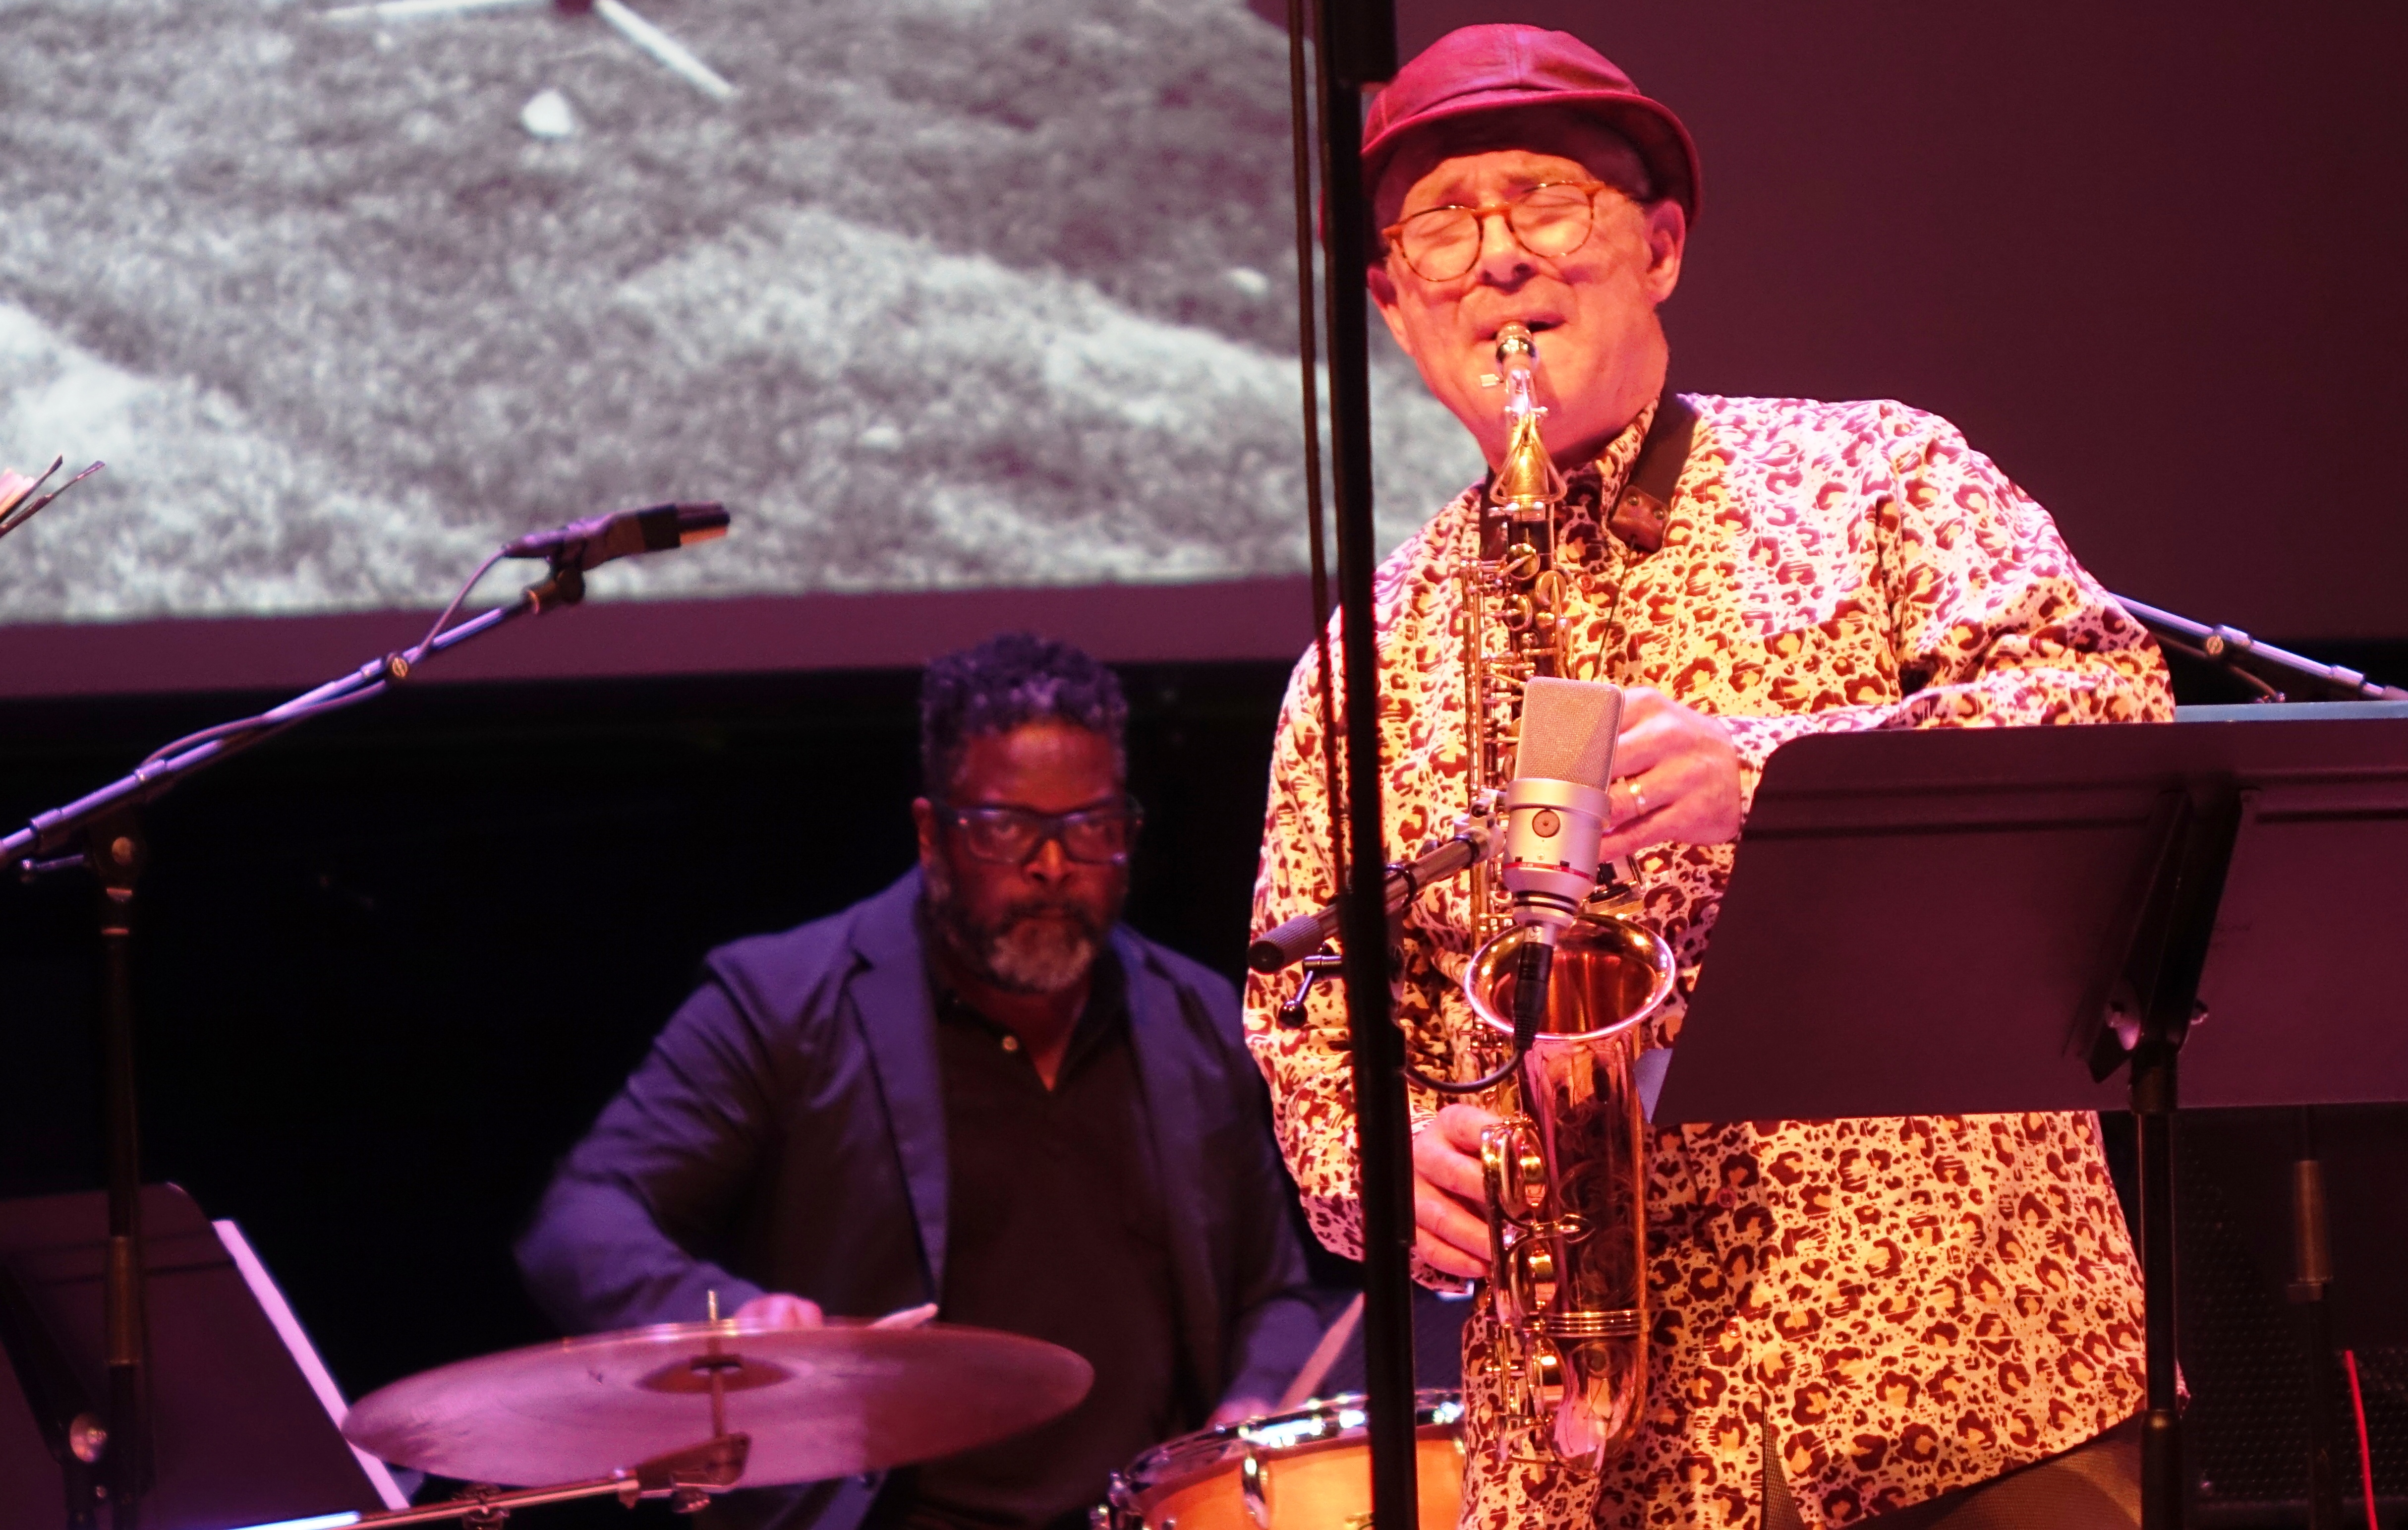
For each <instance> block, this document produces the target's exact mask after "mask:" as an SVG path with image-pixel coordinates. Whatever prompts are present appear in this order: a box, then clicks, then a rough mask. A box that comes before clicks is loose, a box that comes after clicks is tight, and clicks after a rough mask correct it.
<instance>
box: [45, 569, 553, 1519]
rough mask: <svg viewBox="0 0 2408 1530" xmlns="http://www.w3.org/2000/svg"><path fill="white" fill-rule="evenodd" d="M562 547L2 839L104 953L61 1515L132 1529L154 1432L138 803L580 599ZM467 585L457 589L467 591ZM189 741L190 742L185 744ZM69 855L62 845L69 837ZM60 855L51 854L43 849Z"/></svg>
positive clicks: (145, 853) (143, 857)
mask: <svg viewBox="0 0 2408 1530" xmlns="http://www.w3.org/2000/svg"><path fill="white" fill-rule="evenodd" d="M565 558H566V555H564V556H563V557H562V558H556V559H555V561H554V562H553V564H552V570H551V572H550V573H549V574H548V575H546V576H545V578H543V579H542V580H541V581H539V582H538V583H537V584H535V585H529V586H528V587H527V588H526V589H524V590H523V591H521V592H520V595H519V598H518V599H516V600H514V601H512V602H510V603H509V605H505V606H497V607H495V609H493V610H491V611H488V612H486V613H483V614H482V615H480V616H476V617H472V618H470V619H469V620H467V621H465V622H462V623H461V624H460V625H459V626H457V627H454V628H450V629H449V630H447V631H442V632H438V633H437V634H436V635H435V636H434V637H433V638H432V639H431V640H430V641H428V642H423V643H422V644H420V645H419V646H418V647H415V648H411V649H406V650H403V651H401V652H397V653H391V654H387V655H385V656H384V657H381V658H378V659H372V660H370V661H369V662H368V663H366V664H364V665H362V666H360V667H359V668H358V669H356V670H353V671H351V672H350V673H349V674H345V675H342V676H340V677H338V678H337V679H334V680H330V681H328V682H327V683H326V684H324V685H322V686H319V687H318V688H317V689H315V690H311V691H307V692H304V693H303V694H301V695H299V696H296V697H294V699H293V700H289V701H286V702H285V703H283V704H282V705H281V706H279V707H275V708H273V709H271V710H269V711H267V712H264V713H261V714H258V715H257V716H254V717H247V718H243V719H241V720H239V721H237V722H234V723H228V724H224V725H222V726H221V727H218V728H213V729H204V730H203V731H201V732H200V733H196V734H193V735H191V736H190V737H189V738H188V739H187V740H184V741H179V743H176V744H170V745H168V747H167V749H166V750H165V751H163V752H162V753H161V754H160V755H159V756H156V757H153V758H150V759H148V760H145V761H144V762H143V763H142V764H140V765H138V766H136V768H135V769H134V770H133V771H132V772H129V773H127V774H125V775H122V776H120V777H119V778H118V779H117V780H115V781H112V782H110V783H109V784H108V786H105V787H101V788H100V789H99V790H98V791H94V792H91V793H88V794H87V795H85V796H83V797H79V798H78V799H76V800H75V801H72V802H68V803H66V804H65V805H64V806H62V807H57V808H53V809H51V810H50V812H48V813H40V814H36V815H35V816H34V818H33V821H32V822H30V823H28V824H27V825H26V826H25V827H24V828H22V829H21V830H17V831H16V832H15V833H13V834H11V835H9V836H8V837H7V839H5V840H0V872H5V871H6V870H7V869H8V868H9V867H11V866H17V867H21V868H22V875H23V876H24V878H25V879H26V880H28V881H31V880H32V879H33V878H35V877H36V876H39V875H42V874H43V873H49V872H60V871H66V870H69V869H71V868H73V867H77V866H81V867H84V868H87V869H88V870H90V871H91V872H92V873H93V878H94V879H95V880H96V881H97V882H98V883H99V885H100V900H99V912H100V939H101V953H102V989H101V1055H102V1070H103V1077H104V1092H103V1106H102V1110H103V1131H104V1146H105V1161H106V1163H107V1168H108V1258H107V1261H106V1263H105V1264H104V1266H103V1270H102V1295H101V1303H102V1333H103V1335H104V1338H105V1345H106V1350H107V1356H108V1401H107V1403H106V1405H105V1406H106V1407H107V1409H108V1413H107V1416H106V1417H105V1418H104V1419H102V1420H101V1421H100V1424H101V1427H100V1428H97V1429H93V1428H90V1427H85V1428H82V1429H80V1430H79V1431H78V1432H77V1433H76V1444H75V1448H74V1454H75V1456H76V1458H77V1461H78V1463H79V1465H82V1466H88V1465H92V1464H94V1462H95V1459H96V1461H97V1465H100V1467H101V1468H102V1469H101V1470H100V1471H99V1472H97V1473H94V1472H91V1471H84V1470H79V1467H78V1466H70V1465H68V1464H67V1463H66V1462H65V1461H62V1462H61V1467H62V1469H63V1470H64V1471H65V1473H66V1476H67V1481H68V1485H69V1488H70V1498H71V1500H72V1499H74V1498H76V1497H77V1496H79V1495H80V1496H81V1498H82V1501H81V1502H80V1503H76V1502H71V1503H70V1505H69V1510H68V1517H69V1520H70V1523H92V1519H91V1516H92V1515H93V1513H94V1512H95V1511H96V1510H97V1509H98V1508H99V1507H100V1504H101V1503H102V1502H103V1501H106V1503H107V1504H108V1509H109V1525H110V1530H136V1525H137V1524H138V1523H139V1520H140V1515H141V1508H140V1505H141V1500H142V1495H143V1494H145V1493H146V1492H148V1491H149V1489H150V1478H151V1451H150V1446H151V1441H150V1427H149V1425H150V1420H149V1412H150V1352H149V1351H150V1335H149V1324H148V1321H147V1315H148V1303H147V1300H146V1293H145V1291H144V1287H143V1274H144V1263H143V1249H142V1215H141V1213H142V1205H141V1194H142V1137H141V1130H140V1113H139V1110H138V1102H137V1099H136V1075H135V1067H134V908H135V891H136V887H137V886H138V884H139V882H140V880H141V875H142V872H143V870H144V868H145V867H146V866H147V865H148V863H149V860H150V852H149V847H148V845H147V844H145V842H144V839H143V836H142V830H141V826H140V824H139V823H138V822H137V818H136V809H137V808H139V807H140V806H141V805H142V804H143V803H145V802H149V801H155V800H157V799H158V798H160V797H162V796H165V794H166V793H167V792H169V791H171V790H173V789H174V788H175V787H176V786H177V785H178V783H179V782H181V781H182V780H183V779H184V778H185V777H186V776H189V775H191V774H192V773H193V772H195V771H198V770H200V769H202V768H203V767H205V766H208V765H213V764H215V763H217V762H218V761H219V760H222V759H226V758H231V757H232V756H235V755H238V754H240V753H242V752H243V751H244V750H247V749H250V748H251V747H253V746H254V745H256V744H260V743H265V742H266V741H267V740H269V739H271V738H274V737H275V736H276V735H277V734H279V733H281V732H283V731H284V730H285V729H289V728H293V727H295V726H297V725H299V724H301V723H303V722H306V721H308V719H309V718H311V717H314V716H317V715H320V714H323V713H326V712H330V711H333V710H335V709H337V708H339V707H345V706H350V705H352V704H354V703H356V702H360V701H365V700H368V699H370V698H371V697H375V696H378V695H380V694H382V693H383V692H384V691H385V690H386V689H388V688H389V687H391V686H394V685H396V684H398V683H400V682H401V681H404V680H407V679H409V677H410V676H411V675H412V674H414V673H416V672H417V670H418V667H419V666H421V665H423V663H424V662H425V661H426V660H427V659H429V658H431V657H434V656H435V655H437V654H440V653H444V652H447V651H448V650H450V649H452V648H456V647H458V646H459V645H460V644H462V643H464V642H468V641H469V640H470V639H472V638H477V637H480V636H482V635H483V634H485V633H487V632H490V631H492V630H493V629H494V628H497V627H500V626H502V625H504V624H505V623H508V622H511V621H515V620H517V619H518V618H520V617H522V616H533V615H538V614H540V613H544V612H547V611H552V610H557V609H559V608H560V607H563V606H571V605H575V604H576V603H577V602H578V601H579V600H581V599H584V596H585V575H584V572H583V570H581V568H580V567H579V566H578V565H577V564H576V563H574V562H569V561H566V560H565ZM463 593H464V594H465V593H466V592H465V591H464V592H463ZM187 745H188V746H187ZM76 844H79V845H80V848H79V850H77V851H76V853H73V854H69V855H65V856H58V855H57V854H56V853H57V852H58V851H61V850H63V849H66V848H68V847H69V846H70V845H76ZM45 857H55V859H42V858H45ZM79 1483H80V1490H79Z"/></svg>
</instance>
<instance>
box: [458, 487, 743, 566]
mask: <svg viewBox="0 0 2408 1530" xmlns="http://www.w3.org/2000/svg"><path fill="white" fill-rule="evenodd" d="M725 535H727V512H726V510H725V509H724V507H723V506H721V505H720V503H719V502H718V501H717V500H715V499H704V500H698V501H695V502H693V503H690V504H666V505H647V506H645V507H644V508H643V509H642V510H619V511H613V512H610V513H609V514H608V515H588V516H587V517H585V519H583V520H581V521H571V522H569V523H568V524H567V525H566V526H560V527H552V529H551V530H549V531H530V532H528V533H527V534H526V535H525V536H523V537H521V538H519V539H518V541H514V542H511V543H510V544H509V546H507V547H504V548H503V549H502V556H504V557H540V558H549V559H551V560H552V567H554V568H573V569H578V570H586V569H598V568H600V567H601V566H602V565H603V564H605V563H608V562H609V561H610V560H611V559H613V558H622V557H627V556H632V555H634V554H637V553H666V552H667V551H668V550H669V549H670V548H672V547H685V546H690V545H692V544H693V543H695V542H697V541H710V539H711V538H713V537H724V536H725Z"/></svg>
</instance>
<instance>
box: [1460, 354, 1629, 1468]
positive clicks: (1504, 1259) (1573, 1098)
mask: <svg viewBox="0 0 2408 1530" xmlns="http://www.w3.org/2000/svg"><path fill="white" fill-rule="evenodd" d="M1497 362H1498V374H1499V381H1501V382H1502V383H1504V385H1505V388H1506V401H1505V417H1506V421H1507V424H1508V426H1509V429H1510V436H1509V439H1508V442H1507V446H1506V452H1505V460H1504V464H1503V466H1502V467H1500V468H1499V469H1498V472H1497V475H1496V480H1495V483H1494V484H1492V486H1491V487H1490V490H1489V493H1488V496H1487V499H1486V501H1485V503H1484V504H1483V505H1482V506H1481V507H1480V524H1479V537H1478V545H1477V548H1476V550H1475V552H1474V554H1473V556H1470V557H1469V558H1466V559H1465V560H1463V561H1462V562H1461V563H1460V564H1459V565H1458V567H1457V568H1456V570H1455V579H1456V581H1457V586H1458V589H1459V591H1460V595H1461V606H1462V613H1463V614H1462V628H1461V631H1462V636H1463V640H1464V643H1465V651H1466V662H1465V665H1464V672H1465V677H1466V678H1465V693H1464V713H1465V715H1466V718H1467V719H1468V727H1469V734H1470V737H1469V750H1470V778H1471V779H1470V787H1471V792H1472V814H1473V816H1486V815H1489V814H1493V813H1494V812H1495V811H1496V803H1497V801H1498V794H1499V791H1500V789H1501V788H1502V787H1503V785H1504V784H1505V783H1507V782H1509V781H1511V780H1512V774H1513V765H1514V755H1515V752H1516V750H1517V748H1518V746H1519V743H1520V725H1521V712H1522V699H1523V692H1524V688H1525V686H1527V684H1528V682H1529V681H1530V680H1531V679H1533V678H1536V677H1541V676H1562V675H1563V674H1564V671H1565V668H1566V658H1567V654H1566V648H1565V632H1564V628H1563V624H1562V617H1563V613H1564V594H1565V589H1566V584H1567V581H1566V578H1565V575H1564V572H1563V570H1560V569H1559V568H1558V567H1557V566H1556V560H1555V529H1556V527H1555V514H1556V510H1557V507H1558V506H1560V505H1561V503H1562V501H1563V498H1564V493H1565V486H1564V482H1563V479H1562V476H1561V475H1560V474H1558V473H1557V472H1556V470H1555V463H1554V460H1553V459H1552V458H1551V457H1550V456H1549V455H1548V454H1547V450H1546V447H1545V444H1544V443H1543V442H1542V441H1541V439H1540V434H1539V422H1540V421H1541V419H1542V418H1543V417H1544V416H1545V413H1546V411H1545V410H1544V409H1543V408H1541V406H1540V404H1539V402H1538V399H1537V391H1536V379H1535V371H1536V368H1537V364H1538V348H1537V343H1536V341H1535V339H1534V338H1533V337H1532V335H1531V333H1530V331H1529V330H1528V329H1527V328H1526V327H1524V326H1523V325H1506V326H1505V327H1504V328H1503V329H1501V330H1499V331H1498V335H1497ZM1492 628H1501V638H1494V637H1492V636H1491V629H1492ZM1492 647H1493V648H1496V649H1498V650H1499V651H1498V652H1495V653H1492V652H1490V650H1491V648H1492ZM1471 901H1472V933H1473V935H1474V938H1476V939H1478V940H1479V941H1480V942H1481V943H1482V944H1481V945H1480V946H1479V949H1478V950H1477V952H1476V953H1475V954H1474V955H1473V957H1472V959H1471V963H1470V965H1469V967H1468V968H1467V969H1466V971H1465V973H1464V977H1463V991H1464V996H1465V997H1466V998H1467V999H1468V1000H1469V1001H1470V1004H1471V1009H1472V1013H1473V1015H1474V1016H1475V1017H1476V1018H1477V1027H1478V1030H1477V1032H1476V1033H1475V1034H1474V1036H1473V1037H1471V1038H1470V1040H1471V1043H1472V1044H1471V1045H1470V1046H1469V1047H1466V1048H1464V1051H1465V1053H1466V1059H1465V1065H1466V1066H1469V1067H1473V1068H1475V1069H1476V1070H1477V1073H1478V1074H1479V1075H1490V1074H1491V1073H1492V1072H1493V1071H1494V1069H1495V1065H1496V1064H1497V1063H1498V1061H1499V1060H1500V1059H1504V1058H1506V1057H1509V1056H1510V1046H1511V1041H1512V1035H1513V989H1514V984H1515V961H1514V960H1513V959H1514V953H1515V951H1516V949H1517V948H1518V947H1519V946H1520V945H1522V944H1523V943H1524V942H1525V941H1527V940H1530V939H1535V938H1538V936H1537V934H1536V932H1535V931H1534V929H1533V927H1531V926H1527V925H1522V924H1516V923H1514V922H1513V921H1512V917H1511V903H1510V900H1509V899H1508V898H1507V896H1506V893H1505V889H1504V888H1503V886H1502V885H1501V881H1500V878H1499V877H1498V874H1497V873H1495V872H1494V871H1493V870H1492V868H1491V867H1490V866H1489V865H1488V864H1487V863H1485V862H1484V863H1483V864H1481V865H1479V866H1477V867H1475V868H1474V869H1473V872H1472V880H1471ZM1672 977H1673V966H1672V953H1671V949H1670V946H1668V945H1666V944H1665V942H1664V939H1663V937H1662V936H1660V935H1658V934H1656V932H1654V931H1650V930H1647V929H1644V928H1642V927H1641V926H1640V925H1638V924H1636V923H1634V922H1632V921H1631V920H1629V919H1627V918H1625V917H1618V916H1617V915H1615V914H1613V913H1612V912H1611V911H1610V909H1609V908H1607V907H1600V906H1599V905H1598V903H1597V902H1594V901H1592V902H1589V903H1587V904H1584V905H1583V907H1582V909H1581V912H1580V916H1579V917H1578V918H1577V919H1575V920H1574V921H1573V922H1572V924H1571V927H1570V929H1568V930H1565V931H1562V932H1561V933H1560V934H1559V935H1557V937H1556V945H1555V958H1554V962H1553V978H1552V981H1551V982H1550V984H1549V987H1548V993H1547V1004H1546V1009H1545V1012H1544V1018H1543V1019H1542V1021H1541V1025H1540V1030H1539V1034H1538V1036H1537V1038H1536V1040H1535V1041H1534V1042H1533V1044H1532V1045H1531V1046H1530V1047H1529V1049H1528V1050H1527V1052H1525V1053H1524V1054H1523V1055H1522V1058H1521V1060H1520V1061H1519V1064H1518V1066H1515V1067H1513V1069H1512V1072H1511V1074H1510V1075H1508V1076H1507V1077H1506V1079H1505V1080H1504V1081H1503V1082H1502V1083H1501V1084H1500V1085H1499V1086H1498V1088H1497V1089H1496V1090H1493V1091H1491V1092H1490V1093H1489V1094H1488V1095H1487V1096H1486V1098H1487V1101H1488V1103H1489V1104H1490V1105H1491V1107H1492V1108H1494V1109H1495V1110H1496V1112H1497V1114H1498V1115H1499V1116H1500V1117H1502V1118H1503V1119H1501V1120H1500V1121H1499V1122H1498V1124H1497V1125H1495V1126H1492V1127H1490V1128H1489V1129H1488V1130H1487V1131H1486V1132H1485V1133H1483V1135H1482V1139H1481V1162H1482V1168H1483V1171H1484V1178H1485V1181H1486V1189H1487V1195H1486V1201H1487V1217H1488V1241H1489V1260H1490V1263H1489V1280H1488V1292H1487V1296H1488V1300H1489V1302H1490V1303H1491V1306H1492V1308H1493V1310H1494V1312H1495V1314H1496V1317H1497V1321H1498V1330H1499V1334H1498V1343H1497V1347H1496V1350H1495V1352H1494V1354H1493V1356H1492V1358H1491V1361H1490V1365H1489V1369H1490V1373H1491V1377H1492V1379H1493V1380H1494V1381H1495V1383H1496V1384H1497V1386H1498V1392H1499V1394H1500V1397H1501V1400H1502V1405H1503V1406H1502V1413H1501V1417H1500V1418H1499V1419H1498V1429H1497V1440H1498V1451H1499V1452H1500V1454H1501V1455H1503V1456H1505V1457H1506V1458H1508V1459H1519V1460H1526V1461H1541V1462H1543V1461H1549V1460H1552V1461H1556V1462H1560V1463H1562V1464H1563V1465H1567V1466H1569V1467H1570V1468H1572V1469H1573V1470H1575V1471H1580V1472H1594V1471H1597V1470H1598V1469H1600V1468H1601V1467H1603V1466H1604V1465H1606V1464H1607V1463H1608V1462H1610V1461H1612V1460H1613V1458H1614V1457H1615V1456H1617V1455H1618V1454H1619V1453H1620V1452H1621V1451H1622V1450H1623V1449H1624V1448H1625V1447H1626V1446H1627V1443H1628V1441H1629V1438H1630V1436H1631V1433H1632V1431H1633V1429H1634V1428H1635V1427H1636V1426H1637V1424H1638V1421H1639V1418H1640V1414H1641V1408H1642V1407H1643V1406H1644V1404H1645V1400H1646V1393H1647V1304H1646V1284H1647V1272H1646V1258H1645V1255H1646V1159H1645V1148H1644V1138H1643V1135H1642V1132H1643V1128H1644V1121H1643V1119H1642V1113H1641V1103H1640V1095H1639V1090H1638V1085H1637V1080H1636V1078H1635V1076H1634V1071H1633V1070H1634V1064H1635V1063H1636V1061H1637V1058H1638V1041H1639V1031H1640V1027H1641V1023H1642V1022H1643V1021H1644V1020H1645V1019H1646V1018H1648V1017H1649V1016H1650V1015H1653V1014H1654V1013H1655V1012H1656V1010H1657V1009H1659V1008H1660V1007H1662V1005H1663V1003H1664V1001H1665V1000H1666V998H1667V997H1668V996H1669V995H1670V992H1671V989H1672Z"/></svg>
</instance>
